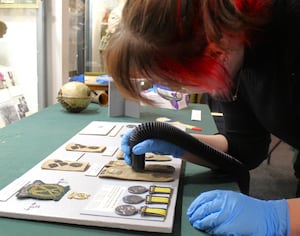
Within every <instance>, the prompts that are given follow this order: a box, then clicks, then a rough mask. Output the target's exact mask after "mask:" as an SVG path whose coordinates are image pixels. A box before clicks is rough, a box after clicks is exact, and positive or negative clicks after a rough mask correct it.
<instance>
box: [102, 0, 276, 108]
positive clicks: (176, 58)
mask: <svg viewBox="0 0 300 236" xmlns="http://www.w3.org/2000/svg"><path fill="white" fill-rule="evenodd" d="M270 6H271V3H270V0H127V2H126V3H125V6H124V8H123V13H122V19H121V23H120V25H119V27H118V30H117V32H116V33H115V34H114V35H113V36H112V38H111V40H110V42H109V44H108V47H107V48H106V52H105V61H106V65H107V70H108V71H107V72H108V74H109V75H111V76H112V78H113V80H114V81H115V84H116V86H117V88H118V89H119V90H120V91H121V93H122V94H123V95H124V96H125V97H126V98H130V99H134V100H140V101H143V102H146V103H151V102H150V101H148V100H147V99H145V98H143V97H142V96H141V94H140V86H139V78H146V79H147V80H148V81H149V83H151V84H160V85H166V86H169V87H170V88H172V89H174V90H181V89H182V88H183V87H184V86H193V87H197V88H198V89H202V90H203V91H206V92H211V93H215V92H217V93H220V94H227V93H228V91H229V89H230V87H231V85H232V79H231V78H230V76H229V74H228V72H227V71H226V69H225V68H224V66H223V65H222V63H220V61H219V60H218V58H219V56H220V54H226V53H227V50H229V49H228V45H224V44H223V42H222V38H223V36H224V35H229V36H230V37H234V38H235V39H238V40H239V41H240V42H242V43H243V44H244V45H247V46H251V44H252V40H253V39H254V37H255V36H256V35H257V32H259V31H260V30H261V29H262V27H263V26H264V25H265V24H266V23H267V22H268V19H269V18H268V16H269V15H270V14H269V11H270Z"/></svg>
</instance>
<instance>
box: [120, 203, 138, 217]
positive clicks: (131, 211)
mask: <svg viewBox="0 0 300 236" xmlns="http://www.w3.org/2000/svg"><path fill="white" fill-rule="evenodd" d="M115 212H116V213H117V214H118V215H121V216H132V215H135V214H137V213H138V210H137V209H136V208H135V207H134V206H131V205H120V206H117V207H116V208H115Z"/></svg>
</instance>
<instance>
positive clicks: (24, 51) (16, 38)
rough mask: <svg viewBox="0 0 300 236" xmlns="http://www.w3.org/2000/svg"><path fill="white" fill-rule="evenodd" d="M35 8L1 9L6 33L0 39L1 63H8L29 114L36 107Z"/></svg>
mask: <svg viewBox="0 0 300 236" xmlns="http://www.w3.org/2000/svg"><path fill="white" fill-rule="evenodd" d="M36 13H37V10H36V9H0V20H1V21H4V22H5V24H6V25H7V28H8V29H7V33H6V34H5V35H4V37H3V38H1V39H0V65H3V66H10V67H12V69H13V72H14V75H15V79H16V81H17V83H18V84H19V85H20V87H21V90H22V92H23V94H24V96H25V98H26V101H27V104H28V106H29V109H30V113H34V112H36V111H37V110H38V101H37V100H38V98H37V97H38V96H37V57H36V55H37V42H36V15H37V14H36Z"/></svg>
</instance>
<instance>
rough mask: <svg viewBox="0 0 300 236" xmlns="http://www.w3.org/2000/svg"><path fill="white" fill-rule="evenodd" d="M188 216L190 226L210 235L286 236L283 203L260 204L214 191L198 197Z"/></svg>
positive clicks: (264, 202) (287, 218)
mask: <svg viewBox="0 0 300 236" xmlns="http://www.w3.org/2000/svg"><path fill="white" fill-rule="evenodd" d="M187 215H188V218H189V221H190V223H191V225H192V226H193V227H194V228H196V229H199V230H202V231H205V232H207V233H209V234H213V235H253V236H254V235H255V236H264V235H268V236H269V235H270V236H271V235H278V236H279V235H280V236H285V235H289V230H290V225H289V224H290V223H289V222H290V220H289V211H288V205H287V201H286V200H271V201H265V200H259V199H255V198H252V197H248V196H246V195H244V194H241V193H237V192H233V191H225V190H213V191H209V192H204V193H202V194H200V195H199V196H198V197H197V198H196V199H195V200H194V201H193V202H192V204H191V205H190V207H189V208H188V211H187Z"/></svg>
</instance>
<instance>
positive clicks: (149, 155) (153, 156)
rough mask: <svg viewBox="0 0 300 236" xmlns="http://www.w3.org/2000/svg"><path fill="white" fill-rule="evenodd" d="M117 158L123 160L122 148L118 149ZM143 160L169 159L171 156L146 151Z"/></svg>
mask: <svg viewBox="0 0 300 236" xmlns="http://www.w3.org/2000/svg"><path fill="white" fill-rule="evenodd" d="M117 159H118V160H123V159H124V153H123V151H122V150H120V151H119V152H118V155H117ZM145 160H146V161H171V160H172V158H171V157H169V156H165V155H157V154H153V153H146V155H145Z"/></svg>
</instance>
